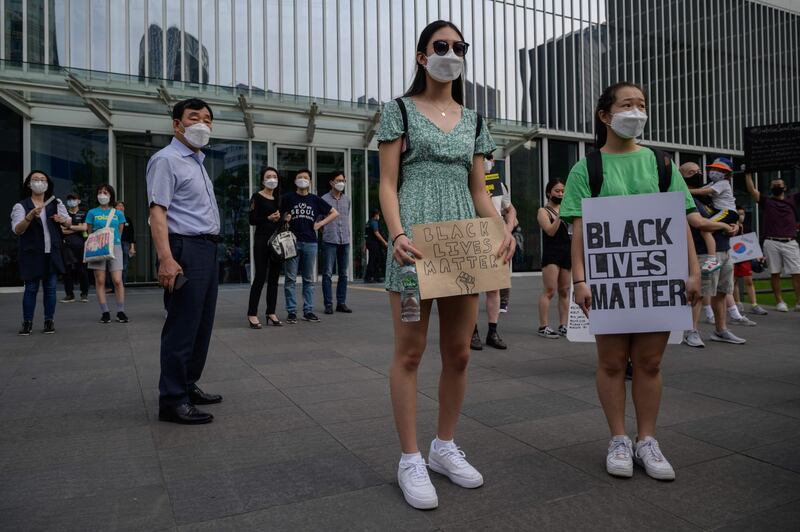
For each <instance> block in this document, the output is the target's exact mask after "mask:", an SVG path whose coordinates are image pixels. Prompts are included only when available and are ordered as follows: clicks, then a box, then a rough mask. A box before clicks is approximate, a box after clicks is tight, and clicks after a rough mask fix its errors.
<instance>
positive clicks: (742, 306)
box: [736, 303, 744, 314]
mask: <svg viewBox="0 0 800 532" xmlns="http://www.w3.org/2000/svg"><path fill="white" fill-rule="evenodd" d="M736 308H737V309H739V314H741V313H742V312H744V305H743V304H741V303H736Z"/></svg>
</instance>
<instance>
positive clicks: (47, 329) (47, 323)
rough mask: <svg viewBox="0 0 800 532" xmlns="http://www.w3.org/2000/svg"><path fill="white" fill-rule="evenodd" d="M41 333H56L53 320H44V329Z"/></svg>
mask: <svg viewBox="0 0 800 532" xmlns="http://www.w3.org/2000/svg"><path fill="white" fill-rule="evenodd" d="M42 332H43V333H45V334H53V333H54V332H56V324H55V322H54V321H53V320H44V329H42Z"/></svg>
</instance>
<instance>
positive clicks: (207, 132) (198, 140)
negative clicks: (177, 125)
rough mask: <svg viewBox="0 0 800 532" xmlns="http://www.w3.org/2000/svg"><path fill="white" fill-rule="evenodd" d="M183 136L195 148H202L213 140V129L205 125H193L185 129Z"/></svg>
mask: <svg viewBox="0 0 800 532" xmlns="http://www.w3.org/2000/svg"><path fill="white" fill-rule="evenodd" d="M183 136H184V137H185V138H186V142H188V143H189V144H191V145H192V146H194V147H195V148H202V147H203V146H205V145H206V144H208V141H209V140H210V139H211V128H210V127H208V126H207V125H205V124H192V125H191V126H189V127H185V126H184V129H183Z"/></svg>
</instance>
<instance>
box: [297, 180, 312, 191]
mask: <svg viewBox="0 0 800 532" xmlns="http://www.w3.org/2000/svg"><path fill="white" fill-rule="evenodd" d="M294 186H296V187H297V188H301V189H302V188H308V187H310V186H311V181H309V180H308V179H304V178H300V179H295V180H294Z"/></svg>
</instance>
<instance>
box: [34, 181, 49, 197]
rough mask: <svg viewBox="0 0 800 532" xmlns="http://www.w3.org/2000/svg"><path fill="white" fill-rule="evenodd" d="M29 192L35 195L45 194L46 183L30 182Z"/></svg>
mask: <svg viewBox="0 0 800 532" xmlns="http://www.w3.org/2000/svg"><path fill="white" fill-rule="evenodd" d="M31 190H32V191H33V192H34V193H35V194H44V193H45V192H47V181H31Z"/></svg>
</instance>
